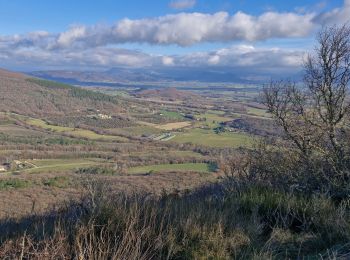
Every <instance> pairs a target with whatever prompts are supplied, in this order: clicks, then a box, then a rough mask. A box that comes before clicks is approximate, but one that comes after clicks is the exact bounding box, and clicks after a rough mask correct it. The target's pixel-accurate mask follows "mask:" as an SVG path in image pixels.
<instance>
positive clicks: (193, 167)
mask: <svg viewBox="0 0 350 260" xmlns="http://www.w3.org/2000/svg"><path fill="white" fill-rule="evenodd" d="M215 168H216V167H215V166H213V165H211V164H209V163H182V164H159V165H148V166H138V167H132V168H130V169H129V171H128V172H129V173H132V174H137V173H148V172H150V171H153V172H162V171H195V172H207V173H209V172H213V171H215V170H216V169H215Z"/></svg>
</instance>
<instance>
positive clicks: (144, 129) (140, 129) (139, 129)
mask: <svg viewBox="0 0 350 260" xmlns="http://www.w3.org/2000/svg"><path fill="white" fill-rule="evenodd" d="M108 130H109V131H110V132H112V133H115V134H117V135H118V134H120V135H126V136H142V135H153V134H159V133H162V132H163V131H162V130H161V129H157V128H155V127H152V126H146V125H140V126H131V127H123V128H111V129H108Z"/></svg>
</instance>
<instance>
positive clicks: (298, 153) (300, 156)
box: [231, 25, 350, 198]
mask: <svg viewBox="0 0 350 260" xmlns="http://www.w3.org/2000/svg"><path fill="white" fill-rule="evenodd" d="M317 42H318V45H317V46H316V48H315V51H314V53H313V54H309V55H308V57H307V59H306V61H305V62H304V81H303V84H302V85H300V84H296V83H294V82H291V81H288V80H282V81H273V82H271V83H270V84H268V85H266V86H265V87H264V90H263V94H262V102H263V104H264V105H266V107H267V109H268V111H269V112H270V113H271V114H272V115H273V118H274V120H275V123H276V125H277V127H280V128H282V130H283V132H284V136H283V139H282V140H273V141H272V142H266V141H265V143H264V144H263V145H260V147H258V149H255V150H254V151H253V152H250V154H249V156H248V157H246V158H245V159H244V160H243V161H242V160H241V161H240V167H237V166H238V164H237V163H233V166H232V167H233V169H231V173H234V174H236V175H237V174H238V175H241V176H243V175H244V176H245V177H248V178H250V179H254V180H256V181H262V182H265V183H269V184H271V185H274V186H275V187H283V188H285V189H297V190H300V191H304V192H311V193H315V192H320V193H327V194H330V195H331V196H333V197H337V198H345V197H348V196H349V194H350V186H349V179H350V142H349V140H350V139H349V137H350V128H349V123H350V120H349V109H350V100H349V96H348V88H349V82H350V26H349V25H343V26H333V27H327V28H324V29H322V30H321V31H320V32H319V34H318V36H317Z"/></svg>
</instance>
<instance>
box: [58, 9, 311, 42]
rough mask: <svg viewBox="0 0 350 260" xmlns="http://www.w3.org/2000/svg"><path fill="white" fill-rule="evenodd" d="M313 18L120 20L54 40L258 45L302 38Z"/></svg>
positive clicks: (82, 28)
mask: <svg viewBox="0 0 350 260" xmlns="http://www.w3.org/2000/svg"><path fill="white" fill-rule="evenodd" d="M314 16H315V15H314V14H312V13H309V14H297V13H277V12H266V13H264V14H262V15H260V16H252V15H248V14H246V13H243V12H238V13H236V14H234V15H229V14H228V13H227V12H217V13H214V14H204V13H179V14H172V15H165V16H161V17H157V18H149V19H139V20H131V19H123V20H121V21H119V22H117V23H116V24H114V25H112V26H98V27H96V26H92V27H86V26H76V27H72V28H70V29H69V30H68V31H66V32H63V33H61V34H59V35H58V36H57V39H56V41H55V44H54V46H56V47H61V48H64V47H66V46H67V45H69V44H76V45H79V44H83V45H87V46H90V47H91V46H100V45H107V44H118V43H126V42H134V43H135V42H136V43H149V44H161V45H169V44H176V45H180V46H190V45H194V44H197V43H201V42H230V41H238V40H246V41H259V40H266V39H270V38H291V37H304V36H307V35H309V34H310V32H312V30H313V29H314V26H315V24H314V23H313V18H314Z"/></svg>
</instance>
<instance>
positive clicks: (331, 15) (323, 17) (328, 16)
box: [314, 0, 350, 24]
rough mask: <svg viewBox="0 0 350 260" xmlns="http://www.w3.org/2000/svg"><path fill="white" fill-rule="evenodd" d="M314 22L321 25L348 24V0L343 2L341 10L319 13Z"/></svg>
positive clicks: (349, 18)
mask: <svg viewBox="0 0 350 260" xmlns="http://www.w3.org/2000/svg"><path fill="white" fill-rule="evenodd" d="M314 20H315V22H318V23H321V24H334V23H348V22H350V0H344V5H343V6H342V7H341V8H335V9H333V10H331V11H328V12H324V13H321V14H319V15H318V16H316V17H315V19H314Z"/></svg>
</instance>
